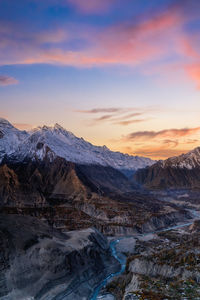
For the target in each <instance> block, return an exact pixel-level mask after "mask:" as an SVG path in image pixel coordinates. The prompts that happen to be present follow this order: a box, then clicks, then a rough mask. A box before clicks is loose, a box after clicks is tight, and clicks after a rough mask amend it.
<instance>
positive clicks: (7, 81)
mask: <svg viewBox="0 0 200 300" xmlns="http://www.w3.org/2000/svg"><path fill="white" fill-rule="evenodd" d="M18 83H19V81H18V80H17V79H15V78H13V77H10V76H7V75H0V86H7V85H13V84H18Z"/></svg>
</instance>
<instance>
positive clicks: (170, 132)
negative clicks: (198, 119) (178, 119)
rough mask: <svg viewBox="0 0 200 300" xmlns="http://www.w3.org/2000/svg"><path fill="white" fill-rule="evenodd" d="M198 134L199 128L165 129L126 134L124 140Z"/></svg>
mask: <svg viewBox="0 0 200 300" xmlns="http://www.w3.org/2000/svg"><path fill="white" fill-rule="evenodd" d="M198 132H200V127H196V128H182V129H165V130H160V131H137V132H133V133H130V134H128V135H127V136H126V137H124V140H127V141H130V140H132V141H133V140H147V139H148V140H150V139H155V138H173V137H175V138H176V137H184V136H189V135H193V134H196V133H198Z"/></svg>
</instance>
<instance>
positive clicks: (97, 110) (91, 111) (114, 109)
mask: <svg viewBox="0 0 200 300" xmlns="http://www.w3.org/2000/svg"><path fill="white" fill-rule="evenodd" d="M121 110H122V108H118V107H108V108H93V109H89V110H75V112H80V113H86V114H98V113H116V112H120V111H121Z"/></svg>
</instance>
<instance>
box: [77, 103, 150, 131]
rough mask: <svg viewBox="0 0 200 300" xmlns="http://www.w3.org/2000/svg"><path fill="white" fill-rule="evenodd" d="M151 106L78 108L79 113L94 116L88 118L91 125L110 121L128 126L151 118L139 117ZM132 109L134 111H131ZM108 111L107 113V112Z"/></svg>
mask: <svg viewBox="0 0 200 300" xmlns="http://www.w3.org/2000/svg"><path fill="white" fill-rule="evenodd" d="M151 110H152V108H151V109H150V108H149V107H147V108H136V107H129V108H122V107H121V108H119V107H110V108H93V109H89V110H76V112H78V113H83V114H86V115H88V116H92V118H89V120H87V124H88V125H89V126H94V125H99V124H102V123H104V122H108V123H110V124H111V125H119V126H128V125H131V124H134V123H140V122H145V121H147V120H149V118H142V119H139V118H138V117H140V116H143V115H144V114H146V113H148V112H149V111H151ZM131 111H132V112H131ZM105 113H106V114H105ZM96 114H97V115H98V117H95V118H94V117H93V115H96Z"/></svg>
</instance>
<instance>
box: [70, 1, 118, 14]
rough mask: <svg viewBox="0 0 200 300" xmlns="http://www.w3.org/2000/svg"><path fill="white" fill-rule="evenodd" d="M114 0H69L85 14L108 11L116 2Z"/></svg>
mask: <svg viewBox="0 0 200 300" xmlns="http://www.w3.org/2000/svg"><path fill="white" fill-rule="evenodd" d="M114 2H115V1H114V0H67V1H66V3H69V4H71V5H72V6H74V7H75V8H76V9H78V10H79V11H80V12H81V13H84V14H102V13H105V12H107V11H108V10H109V9H110V8H111V6H112V5H113V4H114Z"/></svg>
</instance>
